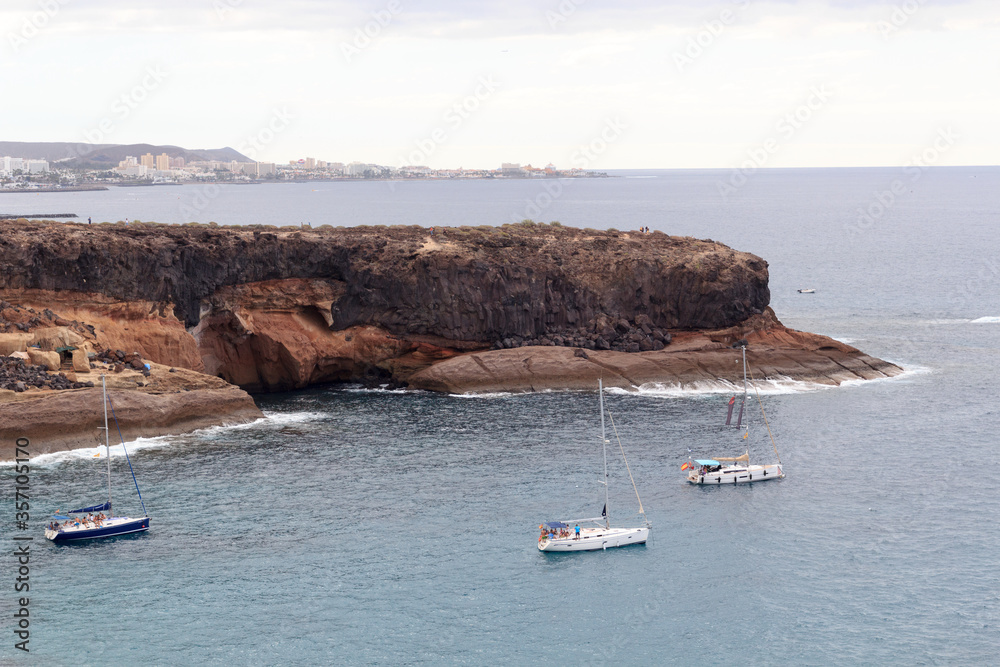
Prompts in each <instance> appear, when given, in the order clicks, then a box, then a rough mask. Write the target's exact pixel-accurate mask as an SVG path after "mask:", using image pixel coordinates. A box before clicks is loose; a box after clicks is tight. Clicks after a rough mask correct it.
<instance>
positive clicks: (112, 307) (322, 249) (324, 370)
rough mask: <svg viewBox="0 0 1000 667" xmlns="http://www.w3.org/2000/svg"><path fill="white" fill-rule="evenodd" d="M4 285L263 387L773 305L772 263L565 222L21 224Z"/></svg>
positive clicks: (4, 239) (156, 351)
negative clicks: (299, 226)
mask: <svg viewBox="0 0 1000 667" xmlns="http://www.w3.org/2000/svg"><path fill="white" fill-rule="evenodd" d="M0 265H2V266H3V267H4V268H5V270H4V272H3V273H2V274H0V297H2V298H6V299H8V300H10V301H12V302H15V303H20V304H26V305H31V306H33V307H36V308H41V307H47V308H53V309H58V311H59V313H60V315H61V316H62V317H66V318H70V319H73V320H78V321H80V322H85V323H87V324H89V325H91V326H92V327H93V329H94V339H95V341H96V342H97V343H98V344H99V345H101V346H105V347H109V348H118V349H124V350H128V351H132V350H133V349H134V350H135V351H137V352H140V353H141V354H142V355H143V356H144V357H145V358H149V359H152V360H154V361H157V362H160V363H165V364H174V365H180V366H184V367H186V368H192V369H196V370H202V369H203V370H205V371H206V372H208V373H210V374H214V375H218V376H220V377H222V378H224V379H226V380H228V381H230V382H233V383H236V384H239V385H240V386H242V387H244V388H248V389H250V390H251V391H265V390H286V389H292V388H297V387H303V386H307V385H309V384H313V383H317V382H327V381H336V380H350V379H358V378H363V377H366V376H367V377H385V378H392V379H394V380H395V381H397V382H406V381H407V380H408V379H409V377H411V376H412V375H413V374H414V373H416V372H418V371H420V370H422V369H424V368H426V367H428V366H430V365H433V364H434V363H437V362H440V361H442V360H445V359H449V358H451V357H454V356H457V355H460V354H463V353H465V352H468V351H470V350H484V349H487V348H498V349H499V348H520V347H522V346H525V345H545V346H549V345H556V346H579V347H582V348H585V349H594V350H601V349H605V350H616V349H617V350H621V351H632V352H638V351H652V350H657V349H663V347H664V346H665V345H666V344H667V343H669V340H670V333H669V331H670V330H678V329H702V328H720V327H727V326H732V325H734V324H737V323H739V322H741V321H744V320H746V319H747V318H748V317H750V316H751V315H753V314H755V313H760V312H762V310H763V309H764V308H765V307H766V306H767V303H768V299H769V292H768V287H767V263H766V262H764V261H763V260H762V259H760V258H759V257H756V256H754V255H750V254H747V253H741V252H736V251H734V250H732V249H730V248H728V247H726V246H723V245H721V244H718V243H714V242H712V241H698V240H695V239H690V238H676V237H669V236H666V235H664V234H660V233H654V234H638V233H632V234H629V233H618V232H593V231H584V230H577V229H569V228H559V227H549V226H544V225H542V226H533V227H528V226H517V225H514V226H505V227H503V228H475V229H472V228H438V233H437V234H435V235H432V234H430V233H429V231H428V230H426V229H422V228H416V227H391V228H388V227H387V228H367V229H365V228H352V229H336V230H334V229H329V230H315V231H314V230H296V229H291V230H287V231H286V230H277V229H273V228H272V229H269V230H262V229H256V230H254V229H242V228H236V229H233V228H211V227H189V226H165V225H141V224H140V225H132V226H122V225H74V224H65V225H64V224H51V223H43V222H19V223H15V222H5V223H3V227H2V233H0Z"/></svg>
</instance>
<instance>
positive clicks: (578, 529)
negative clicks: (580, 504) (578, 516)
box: [576, 524, 580, 539]
mask: <svg viewBox="0 0 1000 667" xmlns="http://www.w3.org/2000/svg"><path fill="white" fill-rule="evenodd" d="M576 539H580V524H576Z"/></svg>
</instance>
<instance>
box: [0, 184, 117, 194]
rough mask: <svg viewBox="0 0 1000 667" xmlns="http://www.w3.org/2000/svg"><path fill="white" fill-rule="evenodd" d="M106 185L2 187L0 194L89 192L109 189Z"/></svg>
mask: <svg viewBox="0 0 1000 667" xmlns="http://www.w3.org/2000/svg"><path fill="white" fill-rule="evenodd" d="M107 189H108V186H106V185H96V184H95V185H65V186H62V187H60V186H52V187H43V188H0V194H32V193H35V192H89V191H92V190H107Z"/></svg>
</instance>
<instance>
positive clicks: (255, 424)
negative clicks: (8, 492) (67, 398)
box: [0, 412, 325, 467]
mask: <svg viewBox="0 0 1000 667" xmlns="http://www.w3.org/2000/svg"><path fill="white" fill-rule="evenodd" d="M324 416H325V415H324V414H323V413H321V412H270V413H268V412H265V413H264V416H263V417H262V418H260V419H255V420H254V421H252V422H247V423H245V424H220V425H217V426H208V427H206V428H200V429H197V430H195V431H191V432H189V433H179V434H174V435H160V436H156V437H154V438H136V439H135V440H131V441H128V442H126V443H125V447H127V448H128V451H129V453H130V455H131V454H133V453H135V452H137V451H140V450H146V449H162V448H164V447H169V446H171V445H173V444H175V443H177V442H179V441H181V440H188V439H191V438H195V439H198V438H201V439H211V438H212V437H214V436H215V435H217V434H219V433H223V432H229V431H240V430H244V429H251V428H262V427H263V428H266V427H268V426H276V427H281V426H287V425H288V424H297V423H302V422H308V421H314V420H317V419H321V418H323V417H324ZM112 433H114V432H113V431H112ZM125 447H123V446H122V444H121V442H119V443H118V444H117V445H111V447H110V452H111V458H118V457H124V456H125ZM95 458H100V459H103V458H105V453H104V445H100V446H97V447H80V448H78V449H70V450H66V451H62V452H52V453H51V454H39V455H38V456H33V457H32V458H31V465H56V464H60V463H65V462H67V461H79V460H85V459H95ZM13 465H14V462H13V461H0V467H7V466H13Z"/></svg>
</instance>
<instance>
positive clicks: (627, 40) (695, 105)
mask: <svg viewBox="0 0 1000 667" xmlns="http://www.w3.org/2000/svg"><path fill="white" fill-rule="evenodd" d="M0 7H2V8H0V31H2V34H3V44H2V49H3V58H2V59H0V81H2V83H3V91H4V98H5V100H4V104H3V105H2V111H0V119H2V132H0V135H2V136H0V139H2V140H9V141H77V142H85V141H90V142H95V143H137V142H148V143H154V144H174V145H179V146H183V147H186V148H218V147H222V146H232V147H233V148H236V149H238V150H242V151H243V152H244V153H246V154H248V155H250V156H251V157H255V158H256V159H259V160H269V161H277V162H285V161H287V160H289V159H293V158H300V157H306V156H312V157H316V158H318V159H323V160H329V161H340V162H350V161H354V160H359V161H362V162H374V163H378V164H384V165H390V166H401V165H404V164H425V165H429V166H432V167H435V168H446V167H459V166H464V167H467V168H473V167H479V168H494V167H497V166H499V164H500V163H501V162H519V163H522V164H527V163H531V164H533V165H535V166H544V165H545V164H548V163H550V162H551V163H554V164H555V165H556V166H558V167H567V168H568V167H572V166H579V167H585V168H591V169H593V168H598V169H601V168H603V169H614V168H689V167H695V168H698V167H722V168H730V167H736V166H738V165H740V164H743V163H746V161H747V160H752V161H754V163H755V164H757V166H763V167H796V166H808V167H814V166H868V165H888V166H892V165H904V164H907V163H908V162H910V161H912V160H913V158H914V156H920V155H922V154H927V155H933V156H934V160H935V163H936V164H942V165H962V164H998V162H1000V161H998V158H997V156H998V149H1000V123H998V121H1000V87H998V86H997V78H998V77H997V75H998V73H1000V2H997V1H996V0H969V1H962V0H895V1H893V2H874V1H872V2H865V1H862V0H855V1H845V2H832V1H830V2H822V1H816V2H798V1H795V0H786V1H784V2H760V1H757V0H729V1H727V2H719V3H714V4H710V3H705V2H702V1H701V0H674V1H671V0H660V1H657V2H653V1H644V0H639V1H636V2H627V1H624V2H608V1H604V0H561V2H560V1H559V0H538V1H536V2H527V1H522V0H503V1H497V2H455V1H452V2H449V1H445V0H375V1H372V2H367V1H358V2H326V1H320V0H283V1H282V2H275V1H272V0H170V1H169V2H167V1H165V0H135V1H133V2H130V3H123V2H120V1H111V0H5V2H3V3H2V5H0ZM942 133H945V134H946V135H947V136H948V137H950V139H949V141H948V142H944V141H943V140H942V139H941V137H942ZM935 142H937V144H938V148H939V149H941V148H942V147H944V146H945V145H946V146H947V148H946V149H943V150H934V151H931V150H930V149H931V148H932V147H934V145H935Z"/></svg>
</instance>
